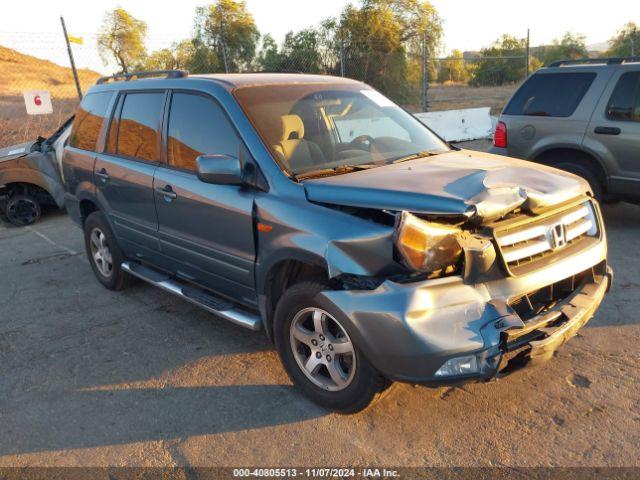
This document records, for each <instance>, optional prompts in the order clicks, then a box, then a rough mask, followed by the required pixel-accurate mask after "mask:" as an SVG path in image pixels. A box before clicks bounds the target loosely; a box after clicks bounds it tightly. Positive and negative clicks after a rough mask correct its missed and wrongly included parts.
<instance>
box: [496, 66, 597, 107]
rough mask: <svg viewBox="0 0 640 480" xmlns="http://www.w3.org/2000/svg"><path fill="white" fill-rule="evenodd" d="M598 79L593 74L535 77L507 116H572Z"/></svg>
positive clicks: (562, 74) (520, 92) (578, 73)
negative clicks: (594, 81)
mask: <svg viewBox="0 0 640 480" xmlns="http://www.w3.org/2000/svg"><path fill="white" fill-rule="evenodd" d="M595 78H596V74H595V73H593V72H590V73H589V72H571V73H538V74H535V75H533V76H532V77H531V78H529V80H527V81H526V82H525V83H524V85H522V87H520V89H519V90H518V91H517V93H516V94H515V96H514V97H513V98H512V99H511V101H510V102H509V104H508V105H507V108H505V110H504V113H505V115H529V116H539V117H570V116H571V115H573V112H575V111H576V108H578V105H579V104H580V101H581V100H582V98H583V97H584V95H585V94H586V93H587V90H589V87H590V86H591V84H592V83H593V80H594V79H595Z"/></svg>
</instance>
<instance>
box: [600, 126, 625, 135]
mask: <svg viewBox="0 0 640 480" xmlns="http://www.w3.org/2000/svg"><path fill="white" fill-rule="evenodd" d="M594 132H595V133H598V134H600V135H620V132H621V130H620V129H619V128H618V127H596V129H595V130H594Z"/></svg>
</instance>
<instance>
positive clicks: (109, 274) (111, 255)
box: [84, 212, 131, 290]
mask: <svg viewBox="0 0 640 480" xmlns="http://www.w3.org/2000/svg"><path fill="white" fill-rule="evenodd" d="M84 243H85V248H86V251H87V257H88V258H89V263H90V264H91V268H92V269H93V273H95V275H96V278H97V279H98V281H99V282H100V283H101V284H102V285H104V286H105V287H106V288H108V289H109V290H122V289H123V288H125V287H126V286H127V285H128V284H129V283H130V282H131V277H130V276H129V274H127V273H126V272H125V271H124V270H122V268H121V265H122V262H123V260H124V256H123V254H122V250H120V247H119V246H118V242H117V241H116V238H115V236H114V235H113V232H111V228H110V227H109V224H108V223H107V221H106V219H105V218H104V215H102V213H101V212H93V213H92V214H91V215H89V216H88V217H87V219H86V220H85V222H84Z"/></svg>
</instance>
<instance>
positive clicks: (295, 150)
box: [273, 115, 326, 171]
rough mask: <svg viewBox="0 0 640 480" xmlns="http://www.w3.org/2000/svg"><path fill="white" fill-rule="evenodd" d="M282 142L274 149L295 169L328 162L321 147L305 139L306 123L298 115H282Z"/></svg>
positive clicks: (298, 169)
mask: <svg viewBox="0 0 640 480" xmlns="http://www.w3.org/2000/svg"><path fill="white" fill-rule="evenodd" d="M280 124H281V125H280V127H281V131H280V143H279V144H276V145H274V146H273V149H274V150H275V151H276V152H278V153H279V154H280V155H281V156H282V160H283V161H284V162H285V163H286V164H287V165H288V166H289V168H290V169H291V170H293V171H300V170H304V169H307V168H311V167H313V166H318V165H322V164H323V163H326V159H325V156H324V155H323V153H322V150H320V147H318V145H316V144H315V143H314V142H310V141H308V140H305V139H304V123H302V119H301V118H300V117H299V116H298V115H282V116H281V117H280Z"/></svg>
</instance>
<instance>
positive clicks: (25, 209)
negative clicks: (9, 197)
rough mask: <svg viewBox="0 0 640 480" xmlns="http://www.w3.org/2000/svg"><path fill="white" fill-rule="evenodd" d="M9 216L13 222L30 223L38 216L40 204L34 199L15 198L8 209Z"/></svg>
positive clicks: (19, 223)
mask: <svg viewBox="0 0 640 480" xmlns="http://www.w3.org/2000/svg"><path fill="white" fill-rule="evenodd" d="M7 217H8V218H9V220H10V221H11V223H14V224H18V225H30V224H32V223H33V222H35V221H36V220H37V218H38V206H37V205H36V203H35V202H34V201H33V200H29V199H27V198H21V199H18V200H15V201H13V202H12V203H11V204H10V205H9V208H8V209H7Z"/></svg>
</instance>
